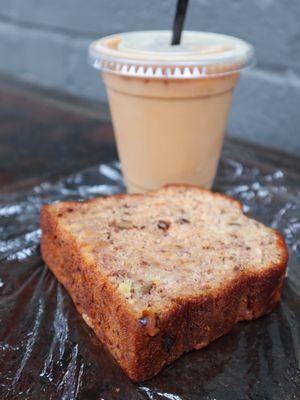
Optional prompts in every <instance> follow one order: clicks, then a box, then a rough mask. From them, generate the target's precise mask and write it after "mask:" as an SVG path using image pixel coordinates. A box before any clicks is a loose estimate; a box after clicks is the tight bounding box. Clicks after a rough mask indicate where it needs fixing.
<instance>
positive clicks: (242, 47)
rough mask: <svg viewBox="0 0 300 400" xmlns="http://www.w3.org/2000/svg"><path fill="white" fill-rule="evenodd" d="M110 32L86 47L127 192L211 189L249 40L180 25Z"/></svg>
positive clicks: (250, 50)
mask: <svg viewBox="0 0 300 400" xmlns="http://www.w3.org/2000/svg"><path fill="white" fill-rule="evenodd" d="M170 38H171V32H168V31H149V32H132V33H124V34H120V35H113V36H109V37H106V38H103V39H100V40H99V41H96V42H94V43H93V44H92V45H91V46H90V58H91V60H92V62H93V64H94V65H95V66H96V67H99V68H101V70H102V75H103V79H104V82H105V85H106V88H107V93H108V98H109V104H110V109H111V114H112V120H113V125H114V130H115V135H116V140H117V147H118V152H119V157H120V161H121V166H122V171H123V174H124V177H125V181H126V184H127V189H128V191H129V192H143V191H148V190H153V189H157V188H159V187H161V186H162V185H164V184H167V183H189V184H196V185H200V186H202V187H205V188H210V187H211V185H212V183H213V179H214V177H215V174H216V170H217V166H218V161H219V157H220V151H221V148H222V142H223V135H224V130H225V127H226V121H227V116H228V113H229V110H230V106H231V100H232V93H233V89H234V87H235V85H236V83H237V81H238V78H239V75H240V71H241V70H242V69H243V68H245V67H246V66H249V64H250V63H251V61H252V60H253V48H252V46H250V45H249V44H248V43H246V42H244V41H242V40H240V39H237V38H233V37H230V36H225V35H218V34H212V33H204V32H183V36H182V41H181V44H180V45H178V46H171V45H170V44H169V43H170V40H171V39H170Z"/></svg>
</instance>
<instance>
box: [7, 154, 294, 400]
mask: <svg viewBox="0 0 300 400" xmlns="http://www.w3.org/2000/svg"><path fill="white" fill-rule="evenodd" d="M298 185H299V180H297V177H296V178H295V177H292V176H290V175H289V174H288V173H287V172H286V171H284V170H282V169H276V168H274V167H272V168H269V169H268V168H267V167H266V166H265V165H262V164H261V165H260V164H259V163H257V162H256V163H255V164H254V163H253V162H250V161H249V160H246V158H245V159H244V160H243V161H242V162H241V161H237V160H236V159H232V158H230V157H225V158H224V159H223V160H222V162H221V165H220V168H219V174H218V178H217V180H216V184H215V189H216V190H219V191H222V192H226V193H227V194H229V195H231V196H234V197H235V198H237V199H239V200H241V201H242V202H243V203H244V205H245V211H246V212H247V213H249V214H251V215H253V216H254V217H256V218H257V219H259V220H261V221H263V222H265V223H266V224H268V225H270V226H272V227H274V228H278V229H280V230H281V232H282V233H283V234H284V235H285V237H286V241H287V243H288V246H289V250H290V261H289V275H288V278H287V281H286V284H285V287H284V291H283V298H282V301H281V304H280V306H279V307H278V308H277V309H276V310H275V311H274V312H272V313H271V314H269V315H267V316H265V317H263V318H261V319H259V320H256V321H251V322H244V323H240V324H238V326H237V327H236V328H235V329H234V330H233V331H232V332H231V333H230V334H228V335H227V336H224V337H223V338H220V339H218V340H216V341H215V342H214V343H212V344H210V345H209V346H208V347H207V348H205V349H203V350H200V351H193V352H191V353H189V354H185V355H184V356H182V357H181V358H180V359H179V360H178V361H176V362H175V363H174V364H172V365H170V366H168V367H166V368H165V369H164V370H163V371H162V372H161V373H160V374H159V375H158V376H157V377H155V378H154V379H152V380H150V381H147V382H144V383H141V384H138V385H136V384H133V383H132V382H131V381H129V380H128V379H127V377H126V376H125V375H124V374H123V373H122V371H121V370H120V369H119V368H118V366H117V365H116V364H115V362H114V361H113V360H112V358H111V356H110V355H109V354H108V353H107V352H106V351H105V350H104V349H103V347H102V345H101V344H100V343H99V342H98V341H97V339H96V338H95V336H94V334H93V332H92V331H91V330H90V329H89V328H88V327H87V326H86V325H85V323H84V322H83V320H82V319H81V317H80V316H79V315H78V314H77V312H76V310H75V307H74V306H73V304H72V301H71V300H70V297H69V296H68V294H67V293H66V291H65V290H64V288H63V287H62V286H61V285H60V284H58V282H57V281H56V279H55V278H54V276H53V275H52V274H51V272H50V271H49V270H48V269H47V267H46V266H45V264H44V263H43V261H42V260H41V257H40V252H39V240H40V235H41V231H40V228H39V210H40V207H41V205H42V204H44V203H49V202H53V201H57V200H70V199H72V200H74V199H86V198H90V197H94V196H99V195H108V194H111V193H115V192H119V191H123V190H124V186H123V180H122V176H121V173H120V170H119V167H118V164H117V163H112V164H109V165H100V166H97V167H93V168H90V169H88V170H85V171H83V172H79V173H77V174H75V175H73V176H70V177H68V178H67V179H65V180H63V181H60V182H58V183H56V184H50V183H47V182H45V183H42V184H41V185H39V186H37V187H35V188H33V190H31V191H28V192H23V193H13V194H2V195H0V238H1V240H0V258H1V267H0V398H1V399H47V400H50V399H67V400H69V399H99V400H100V399H105V400H111V399H153V400H163V399H165V400H167V399H168V400H186V399H189V400H196V399H197V400H198V399H207V400H208V399H210V400H213V399H216V400H226V399H228V400H229V399H230V400H235V399H252V400H253V399H280V400H282V399H285V400H287V399H300V364H299V362H300V266H299V264H300V263H299V258H300V190H299V187H298Z"/></svg>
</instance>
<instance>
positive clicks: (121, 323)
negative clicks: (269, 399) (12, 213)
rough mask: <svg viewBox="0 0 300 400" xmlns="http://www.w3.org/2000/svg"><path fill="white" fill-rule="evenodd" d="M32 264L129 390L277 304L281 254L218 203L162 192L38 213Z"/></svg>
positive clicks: (190, 192)
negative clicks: (37, 250)
mask: <svg viewBox="0 0 300 400" xmlns="http://www.w3.org/2000/svg"><path fill="white" fill-rule="evenodd" d="M41 227H42V243H41V249H42V255H43V258H44V260H45V261H46V263H47V265H48V266H49V268H50V269H51V270H52V271H53V273H54V274H55V275H56V277H57V278H58V280H59V281H60V282H61V283H62V284H63V285H64V286H65V287H66V289H67V290H68V292H69V293H70V295H71V297H72V299H73V301H74V303H75V305H76V307H77V309H78V311H79V312H80V313H81V314H82V316H83V318H84V320H85V321H86V323H87V324H88V325H89V326H90V327H91V328H92V329H93V330H94V331H95V333H96V334H97V336H98V337H99V339H100V340H101V341H102V342H103V343H104V344H105V345H106V347H107V348H108V349H109V350H110V352H111V354H112V355H113V356H114V358H115V359H116V360H117V362H118V363H119V364H120V366H121V367H122V368H123V370H124V371H125V372H126V373H127V374H128V376H129V377H130V378H131V379H132V380H134V381H141V380H145V379H148V378H151V377H152V376H154V375H155V374H157V373H158V372H159V371H160V370H161V368H162V367H163V366H164V365H166V364H169V363H170V362H172V361H174V360H175V359H176V358H178V357H179V356H180V355H181V354H182V353H183V352H186V351H189V350H192V349H193V348H196V349H199V348H202V347H204V346H206V345H207V344H208V343H210V342H211V341H212V340H214V339H216V338H217V337H219V336H222V335H224V334H225V333H227V332H228V331H230V330H231V329H232V327H233V326H234V324H235V323H236V322H238V321H240V320H248V319H252V318H258V317H259V316H261V315H263V314H265V313H267V312H269V311H270V310H272V308H273V307H274V306H275V305H276V304H277V303H278V301H279V299H280V294H281V288H282V285H283V281H284V276H285V270H286V264H287V258H288V255H287V248H286V245H285V243H284V240H283V238H282V236H281V235H280V234H279V233H278V232H277V231H275V230H272V229H270V228H267V227H266V226H264V225H263V224H261V223H259V222H257V221H256V220H253V219H251V218H249V217H247V216H245V215H244V213H243V210H242V206H241V204H240V203H239V202H237V201H236V200H233V199H231V198H229V197H227V196H225V195H222V194H218V193H213V192H210V191H207V190H203V189H200V188H197V187H194V186H185V185H170V186H166V187H164V188H162V189H160V190H158V191H156V192H150V193H147V194H143V195H140V194H139V195H115V196H110V197H106V198H97V199H93V200H89V201H85V202H67V203H57V204H53V205H48V206H44V207H43V209H42V213H41Z"/></svg>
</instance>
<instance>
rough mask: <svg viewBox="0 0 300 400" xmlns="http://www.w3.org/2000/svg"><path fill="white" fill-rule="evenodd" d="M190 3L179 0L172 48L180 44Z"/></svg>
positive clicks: (187, 0) (186, 0) (185, 0)
mask: <svg viewBox="0 0 300 400" xmlns="http://www.w3.org/2000/svg"><path fill="white" fill-rule="evenodd" d="M188 2H189V0H177V7H176V13H175V17H174V22H173V34H172V42H171V45H172V46H173V45H176V44H180V39H181V33H182V29H183V24H184V20H185V15H186V10H187V7H188Z"/></svg>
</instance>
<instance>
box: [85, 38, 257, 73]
mask: <svg viewBox="0 0 300 400" xmlns="http://www.w3.org/2000/svg"><path fill="white" fill-rule="evenodd" d="M170 43H171V31H144V32H128V33H122V34H116V35H111V36H107V37H104V38H102V39H99V40H97V41H95V42H93V43H92V44H91V45H90V46H89V61H90V63H91V64H92V65H93V66H94V67H95V68H97V69H100V70H103V71H108V72H111V73H116V74H121V75H127V76H136V77H152V78H164V77H166V78H176V79H178V78H184V79H187V78H201V77H203V78H204V77H209V76H219V75H226V74H232V73H235V72H240V71H241V70H243V69H245V68H247V67H249V66H251V65H253V63H254V49H253V46H251V45H250V44H249V43H247V42H245V41H244V40H241V39H238V38H235V37H233V36H227V35H221V34H217V33H208V32H192V31H184V32H183V34H182V40H181V44H180V45H176V46H171V44H170Z"/></svg>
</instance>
